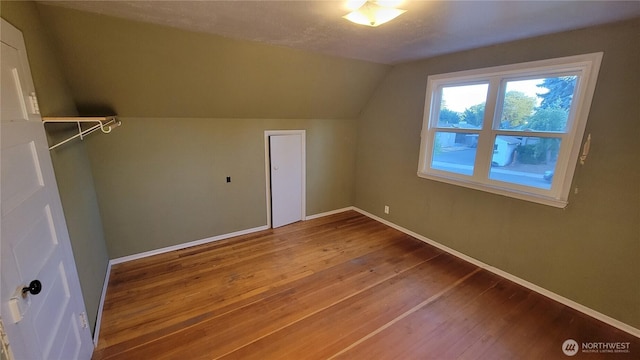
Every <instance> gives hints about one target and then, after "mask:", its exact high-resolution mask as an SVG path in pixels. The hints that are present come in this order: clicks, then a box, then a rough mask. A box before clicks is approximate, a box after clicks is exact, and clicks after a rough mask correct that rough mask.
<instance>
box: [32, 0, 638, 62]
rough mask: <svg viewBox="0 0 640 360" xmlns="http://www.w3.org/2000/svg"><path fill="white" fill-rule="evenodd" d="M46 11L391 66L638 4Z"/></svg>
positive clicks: (594, 20) (563, 26) (212, 4)
mask: <svg viewBox="0 0 640 360" xmlns="http://www.w3.org/2000/svg"><path fill="white" fill-rule="evenodd" d="M41 2H43V3H46V4H50V5H56V6H63V7H68V8H74V9H78V10H83V11H88V12H94V13H98V14H104V15H110V16H115V17H121V18H126V19H132V20H138V21H143V22H150V23H155V24H161V25H167V26H171V27H176V28H181V29H185V30H191V31H196V32H204V33H211V34H216V35H222V36H225V37H229V38H235V39H243V40H252V41H258V42H263V43H268V44H272V45H281V46H286V47H292V48H297V49H302V50H309V51H313V52H319V53H323V54H328V55H335V56H340V57H346V58H352V59H360V60H366V61H371V62H377V63H383V64H394V63H399V62H405V61H409V60H415V59H419V58H425V57H431V56H435V55H440V54H444V53H451V52H456V51H460V50H466V49H471V48H477V47H481V46H486V45H493V44H498V43H503V42H507V41H511V40H518V39H523V38H527V37H533V36H538V35H544V34H550V33H554V32H560V31H565V30H571V29H577V28H583V27H588V26H592V25H598V24H604V23H608V22H613V21H617V20H623V19H628V18H632V17H637V16H640V2H638V1H411V0H407V1H405V2H404V3H403V4H402V5H401V6H400V7H401V8H403V9H406V10H407V12H406V13H405V14H403V15H402V16H400V17H399V18H397V19H396V20H394V21H392V22H390V23H387V24H384V25H382V26H380V27H377V28H370V27H365V26H361V25H355V24H352V23H350V22H348V21H346V20H344V19H342V16H343V15H345V14H346V13H348V10H347V9H346V7H345V1H331V0H329V1H310V0H297V1H296V0H294V1H269V0H264V1H244V0H236V1H41Z"/></svg>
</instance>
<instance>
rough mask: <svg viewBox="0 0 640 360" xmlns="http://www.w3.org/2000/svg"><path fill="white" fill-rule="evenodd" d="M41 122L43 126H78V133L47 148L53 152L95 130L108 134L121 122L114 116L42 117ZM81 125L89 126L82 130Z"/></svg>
mask: <svg viewBox="0 0 640 360" xmlns="http://www.w3.org/2000/svg"><path fill="white" fill-rule="evenodd" d="M42 122H43V123H45V124H48V123H58V124H70V123H76V124H77V126H78V133H77V134H75V135H73V136H71V137H69V138H67V139H65V140H63V141H60V142H58V143H57V144H55V145H52V146H50V147H49V150H53V149H55V148H57V147H58V146H60V145H62V144H66V143H68V142H69V141H71V140H73V139H76V138H80V140H84V137H85V136H87V135H89V134H91V133H92V132H94V131H96V130H100V131H102V132H103V133H105V134H108V133H110V132H111V130H113V128H116V127H118V126H120V125H122V122H121V121H120V120H118V119H117V118H116V117H115V116H92V117H43V118H42ZM83 124H89V125H90V126H89V127H87V128H84V129H83V126H82V125H83Z"/></svg>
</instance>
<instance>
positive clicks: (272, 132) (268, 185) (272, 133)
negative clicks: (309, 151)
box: [264, 130, 307, 228]
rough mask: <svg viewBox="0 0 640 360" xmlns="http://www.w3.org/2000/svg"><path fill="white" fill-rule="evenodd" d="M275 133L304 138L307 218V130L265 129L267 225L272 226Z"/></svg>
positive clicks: (304, 197)
mask: <svg viewBox="0 0 640 360" xmlns="http://www.w3.org/2000/svg"><path fill="white" fill-rule="evenodd" d="M275 135H300V137H301V138H302V146H301V149H300V151H301V152H302V154H301V155H302V209H301V211H302V220H306V216H307V212H306V206H307V205H306V204H307V201H306V198H307V170H306V169H307V158H306V148H307V147H306V137H307V135H306V130H265V132H264V169H265V180H266V181H265V183H266V197H267V199H266V200H267V201H266V204H267V227H268V228H271V227H272V222H271V154H270V153H271V147H270V143H269V137H271V136H275Z"/></svg>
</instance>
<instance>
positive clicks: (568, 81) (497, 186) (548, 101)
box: [418, 53, 603, 207]
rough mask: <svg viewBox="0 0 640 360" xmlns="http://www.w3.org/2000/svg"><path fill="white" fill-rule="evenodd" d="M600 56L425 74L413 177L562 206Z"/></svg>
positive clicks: (589, 102) (569, 184) (567, 190)
mask: <svg viewBox="0 0 640 360" xmlns="http://www.w3.org/2000/svg"><path fill="white" fill-rule="evenodd" d="M602 56H603V54H602V53H593V54H586V55H578V56H571V57H564V58H556V59H548V60H542V61H535V62H528V63H521V64H513V65H506V66H498V67H492V68H485V69H477V70H469V71H462V72H455V73H448V74H439V75H433V76H429V78H428V81H427V94H426V101H425V115H424V121H423V126H422V141H421V146H420V161H419V165H418V176H420V177H423V178H427V179H431V180H438V181H444V182H447V183H451V184H455V185H459V186H465V187H470V188H474V189H478V190H483V191H488V192H492V193H497V194H501V195H506V196H511V197H515V198H519V199H523V200H528V201H533V202H537V203H542V204H546V205H550V206H555V207H565V206H566V205H567V199H568V195H569V191H570V187H571V180H572V178H573V173H574V170H575V167H576V163H577V159H578V156H579V154H580V150H581V149H580V147H581V140H582V138H583V135H584V129H585V126H586V122H587V117H588V114H589V108H590V106H591V99H592V98H593V93H594V90H595V85H596V79H597V76H598V71H599V68H600V63H601V61H602Z"/></svg>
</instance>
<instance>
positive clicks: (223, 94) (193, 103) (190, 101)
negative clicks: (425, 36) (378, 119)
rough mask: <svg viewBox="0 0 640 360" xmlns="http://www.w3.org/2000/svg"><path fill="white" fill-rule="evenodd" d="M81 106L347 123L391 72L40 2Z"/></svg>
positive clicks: (124, 112)
mask: <svg viewBox="0 0 640 360" xmlns="http://www.w3.org/2000/svg"><path fill="white" fill-rule="evenodd" d="M39 9H40V10H41V12H42V13H43V15H44V18H45V19H46V21H47V24H48V25H49V27H50V29H51V30H52V34H53V35H54V36H55V37H56V38H57V40H58V42H57V46H58V48H59V49H60V54H61V58H62V62H63V64H64V65H65V66H64V70H65V73H66V75H67V78H68V79H69V84H70V86H71V90H72V93H73V96H74V99H75V100H76V103H77V104H78V106H79V109H80V110H82V109H83V108H85V107H88V108H92V107H98V108H100V107H103V108H111V109H113V110H114V111H115V112H116V113H117V114H118V115H120V116H132V117H203V118H249V119H251V118H262V119H265V118H266V119H281V118H285V119H326V118H338V119H352V118H355V117H357V116H358V115H359V113H360V110H361V109H362V107H363V106H364V104H365V103H366V101H367V100H368V99H369V97H370V95H371V93H372V92H373V90H374V89H375V87H376V86H377V84H378V83H379V81H380V79H381V78H382V76H383V75H384V74H386V72H387V71H388V70H389V67H388V66H385V65H379V64H374V63H369V62H364V61H357V60H349V59H342V58H337V57H330V56H323V55H318V54H313V53H309V52H303V51H298V50H293V49H290V48H284V47H277V46H272V45H265V44H261V43H256V42H249V41H240V40H232V39H227V38H224V37H220V36H215V35H210V34H204V33H196V32H188V31H183V30H178V29H175V28H170V27H165V26H159V25H152V24H148V23H141V22H135V21H129V20H123V19H118V18H114V17H108V16H102V15H95V14H89V13H86V12H80V11H76V10H70V9H66V8H61V7H55V6H47V5H39Z"/></svg>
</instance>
